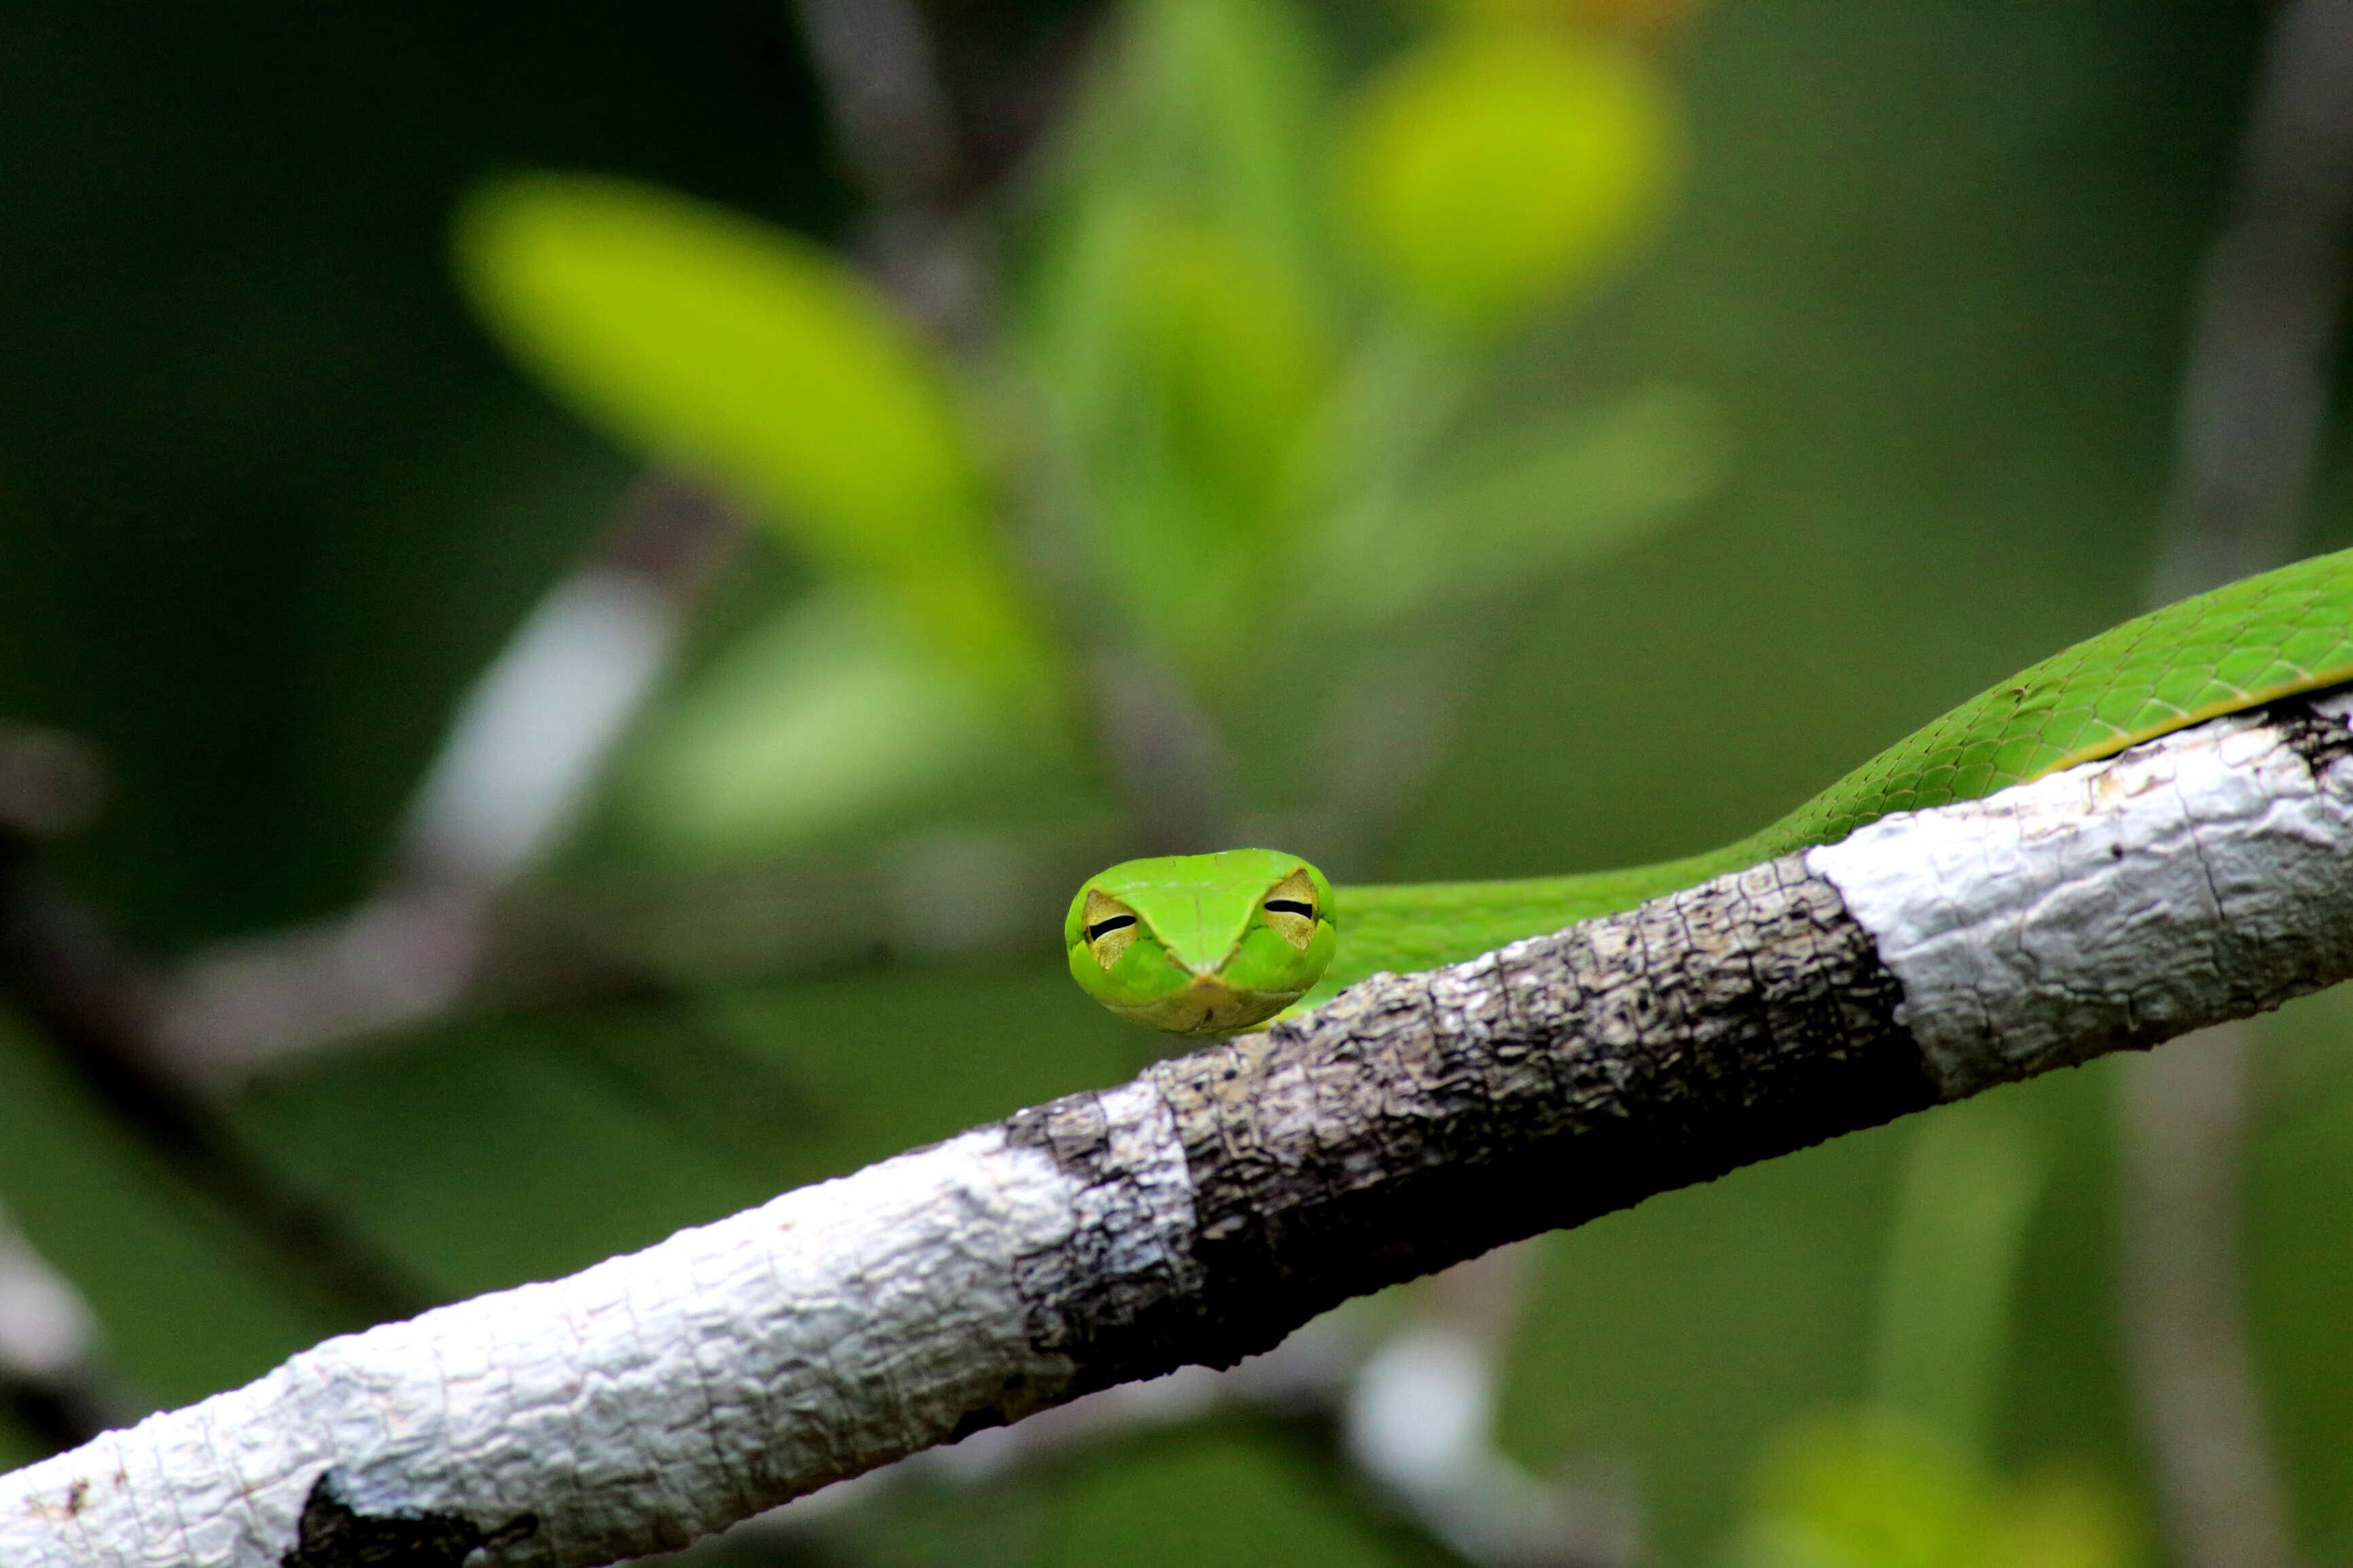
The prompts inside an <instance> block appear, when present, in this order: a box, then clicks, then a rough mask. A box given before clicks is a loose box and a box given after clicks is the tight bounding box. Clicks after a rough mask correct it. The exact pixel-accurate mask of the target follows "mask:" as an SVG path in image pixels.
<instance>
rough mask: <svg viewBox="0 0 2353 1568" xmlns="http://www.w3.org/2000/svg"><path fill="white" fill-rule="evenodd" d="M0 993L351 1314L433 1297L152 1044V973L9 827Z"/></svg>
mask: <svg viewBox="0 0 2353 1568" xmlns="http://www.w3.org/2000/svg"><path fill="white" fill-rule="evenodd" d="M0 993H5V995H6V996H7V997H8V998H9V999H10V1000H12V1001H13V1002H14V1004H15V1005H16V1009H17V1011H18V1013H19V1014H20V1016H22V1017H23V1018H24V1019H25V1021H26V1023H27V1024H29V1025H30V1026H32V1029H33V1031H34V1033H35V1034H36V1035H37V1036H38V1037H40V1038H41V1039H42V1040H43V1041H45V1042H46V1043H47V1045H49V1046H50V1047H51V1048H52V1049H53V1050H54V1051H55V1052H56V1054H57V1057H58V1060H59V1061H60V1062H61V1063H63V1064H64V1065H65V1066H66V1067H67V1068H69V1070H70V1071H71V1072H72V1073H73V1074H74V1076H75V1077H76V1078H77V1079H79V1080H80V1082H81V1084H82V1085H83V1087H84V1088H85V1089H88V1090H89V1091H90V1094H91V1095H92V1096H93V1097H94V1098H95V1099H96V1100H98V1101H99V1102H100V1104H102V1105H103V1106H105V1107H106V1109H107V1110H108V1111H109V1112H110V1113H111V1115H112V1116H113V1117H114V1119H115V1120H116V1121H118V1122H120V1123H121V1125H122V1126H123V1127H125V1128H126V1129H128V1130H130V1131H132V1132H133V1133H135V1134H136V1135H137V1136H138V1138H139V1140H140V1142H142V1144H143V1145H144V1146H145V1147H146V1148H147V1149H148V1150H149V1151H150V1152H153V1154H154V1155H156V1156H157V1157H158V1158H159V1159H161V1160H163V1161H164V1163H166V1164H168V1165H169V1166H171V1168H172V1170H173V1171H174V1173H175V1174H176V1175H177V1176H179V1178H180V1179H181V1180H182V1181H184V1182H185V1183H186V1184H188V1185H189V1186H190V1187H192V1188H194V1189H195V1190H196V1191H198V1192H200V1193H202V1194H205V1195H206V1197H208V1198H209V1199H211V1200H212V1202H213V1203H214V1204H215V1205H216V1206H217V1208H218V1209H219V1211H220V1213H221V1214H222V1215H224V1216H225V1217H226V1218H227V1219H228V1220H230V1221H231V1222H233V1223H234V1224H236V1225H237V1226H240V1227H241V1228H243V1229H244V1230H245V1231H246V1232H247V1233H248V1234H249V1235H250V1236H252V1237H254V1238H256V1239H257V1240H258V1241H259V1242H260V1243H261V1244H262V1245H263V1247H265V1248H266V1249H267V1251H268V1253H269V1257H270V1258H271V1260H272V1261H273V1262H274V1263H275V1264H276V1265H277V1266H278V1268H280V1270H281V1271H283V1272H285V1273H287V1274H289V1275H290V1276H292V1277H293V1278H295V1279H300V1280H301V1281H303V1282H304V1283H305V1284H306V1285H307V1286H308V1287H310V1289H311V1290H312V1291H314V1292H315V1293H316V1294H317V1295H318V1296H319V1297H320V1298H321V1305H322V1307H323V1308H324V1309H325V1310H328V1311H330V1312H332V1314H333V1315H334V1316H335V1317H336V1318H337V1319H339V1320H340V1321H343V1322H344V1323H346V1324H350V1325H353V1326H357V1325H360V1324H364V1323H372V1322H377V1321H383V1320H385V1319H387V1318H398V1317H405V1316H406V1315H408V1314H409V1313H412V1312H416V1311H418V1310H422V1309H423V1308H424V1307H426V1306H427V1305H429V1304H430V1303H431V1302H432V1300H434V1292H433V1291H432V1290H431V1289H430V1288H429V1287H427V1286H426V1285H425V1284H424V1283H422V1282H421V1281H420V1280H418V1279H416V1278H415V1277H414V1276H412V1275H411V1274H410V1273H409V1272H408V1270H407V1269H406V1268H404V1267H403V1266H401V1265H400V1264H398V1263H396V1262H395V1261H393V1260H392V1259H391V1258H389V1257H387V1256H385V1254H384V1253H383V1252H381V1251H380V1250H379V1249H378V1248H377V1247H375V1244H374V1243H373V1242H371V1241H369V1240H368V1239H367V1238H366V1237H364V1236H363V1235H361V1234H360V1233H359V1232H358V1231H356V1230H354V1229H353V1228H352V1227H351V1226H349V1225H348V1224H347V1223H346V1222H345V1221H344V1220H343V1216H342V1215H339V1214H337V1213H336V1212H335V1211H334V1210H333V1209H332V1208H330V1207H328V1206H326V1205H323V1204H322V1203H320V1202H319V1201H318V1200H317V1199H315V1198H314V1197H312V1196H311V1194H307V1193H305V1192H303V1191H302V1190H301V1188H300V1187H299V1186H298V1185H296V1184H294V1183H293V1182H291V1181H290V1180H289V1179H288V1178H287V1177H285V1176H284V1175H282V1174H281V1173H279V1172H278V1171H276V1170H275V1169H273V1168H272V1167H271V1166H270V1165H269V1163H268V1162H267V1161H266V1160H265V1159H263V1158H262V1156H261V1155H260V1154H259V1152H257V1151H255V1150H254V1149H253V1148H252V1147H251V1145H249V1144H248V1142H246V1140H245V1139H244V1137H243V1136H242V1135H241V1134H239V1133H238V1132H237V1130H236V1129H235V1128H233V1127H232V1126H231V1125H230V1124H229V1123H228V1121H227V1119H226V1118H224V1117H223V1116H222V1115H221V1114H220V1112H219V1110H217V1109H216V1107H215V1106H214V1105H212V1104H211V1103H210V1102H209V1101H208V1100H206V1099H204V1098H203V1097H202V1096H200V1095H198V1094H197V1093H195V1091H194V1090H192V1089H190V1088H189V1087H188V1086H187V1084H186V1082H185V1080H184V1079H181V1078H180V1077H179V1076H178V1075H177V1074H176V1073H175V1072H174V1071H173V1070H172V1069H171V1068H170V1067H169V1066H168V1065H167V1059H166V1058H165V1057H164V1053H163V1052H161V1051H160V1050H159V1049H158V1047H157V1045H156V1041H155V1036H154V1031H153V1009H152V1007H151V1005H150V1002H149V999H150V998H151V997H152V996H153V994H154V983H153V977H152V976H150V975H149V974H148V973H145V972H144V970H143V969H142V967H141V966H140V965H139V964H138V963H135V962H134V961H133V960H132V958H131V957H130V956H129V955H128V954H127V953H125V952H123V951H122V950H121V948H120V947H118V946H117V945H116V944H115V943H114V942H112V941H111V939H110V938H109V937H108V936H107V935H106V934H105V932H104V931H103V929H102V928H101V926H100V923H99V922H98V921H97V920H96V919H95V918H94V917H92V916H91V915H90V912H89V911H88V910H84V909H83V908H82V907H81V906H80V905H79V904H77V903H75V902H74V901H72V900H70V899H69V898H67V897H66V896H65V895H63V894H62V893H60V892H58V891H57V890H55V889H52V888H50V887H49V886H47V884H46V883H45V882H44V881H43V879H41V878H40V877H39V876H38V874H37V871H36V869H35V867H34V864H33V849H32V846H31V845H30V844H29V843H28V842H27V841H26V839H25V837H23V836H22V835H21V834H17V833H15V832H13V831H9V830H6V829H5V828H0Z"/></svg>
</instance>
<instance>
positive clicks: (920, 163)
mask: <svg viewBox="0 0 2353 1568" xmlns="http://www.w3.org/2000/svg"><path fill="white" fill-rule="evenodd" d="M794 10H795V11H796V13H797V15H798V16H799V17H800V23H801V32H802V35H803V36H804V37H807V40H808V46H809V60H810V63H811V64H812V65H813V66H815V67H816V68H817V74H818V80H819V82H821V83H822V84H823V87H824V91H825V104H826V110H827V114H828V118H829V119H830V120H831V121H832V129H833V142H834V146H835V149H836V150H837V153H838V155H839V157H840V158H841V160H842V162H843V163H845V164H846V165H847V166H848V168H849V172H850V174H852V176H853V177H855V179H856V180H857V182H858V184H859V185H860V188H861V190H862V191H863V192H864V194H865V196H866V209H865V212H864V213H863V215H862V216H861V219H860V230H861V235H860V249H862V250H863V251H864V252H865V253H866V258H867V263H868V265H869V266H870V267H871V268H873V270H874V272H875V274H876V276H877V277H878V279H880V280H881V284H882V286H883V287H884V288H885V289H888V290H890V292H891V294H892V297H893V298H894V299H896V300H898V301H899V303H900V305H901V306H902V307H903V308H904V309H905V310H908V311H909V312H910V313H911V314H913V316H914V318H915V319H916V320H917V321H922V322H923V324H924V325H926V326H927V327H929V328H930V329H931V330H932V331H934V333H936V334H937V335H938V336H939V337H940V338H942V339H943V340H944V341H945V342H950V343H954V344H958V345H961V346H963V347H965V348H967V349H969V348H972V347H975V346H976V345H977V344H978V343H979V342H981V340H982V339H984V338H985V337H986V335H987V315H988V300H989V294H990V290H991V286H990V279H989V272H990V268H989V267H988V265H987V261H986V259H985V255H984V252H983V248H982V245H981V241H980V236H979V232H978V230H977V229H976V227H975V226H974V225H973V224H972V223H970V222H969V221H967V218H966V216H965V215H964V214H962V213H960V212H959V211H958V205H959V202H958V198H959V196H960V195H961V194H962V193H961V189H960V187H961V186H962V184H963V183H964V178H965V169H966V162H965V155H964V148H963V139H962V137H961V136H960V135H959V133H958V131H957V127H956V117H955V104H954V103H953V102H951V101H950V100H949V97H948V93H947V91H946V89H945V88H944V85H943V84H942V81H941V79H940V73H939V62H938V58H937V57H936V55H935V53H934V48H933V44H932V37H931V30H930V28H929V27H928V26H926V25H925V23H924V20H923V11H922V10H921V8H920V7H918V6H917V5H915V4H914V3H913V0H796V4H795V6H794Z"/></svg>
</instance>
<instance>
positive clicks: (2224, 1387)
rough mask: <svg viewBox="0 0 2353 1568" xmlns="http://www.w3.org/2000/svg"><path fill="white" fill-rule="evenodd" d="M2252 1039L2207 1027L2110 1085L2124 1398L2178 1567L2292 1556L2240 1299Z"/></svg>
mask: <svg viewBox="0 0 2353 1568" xmlns="http://www.w3.org/2000/svg"><path fill="white" fill-rule="evenodd" d="M2251 1032H2252V1031H2250V1030H2249V1028H2248V1027H2247V1026H2245V1025H2244V1024H2225V1025H2223V1026H2221V1027H2220V1028H2215V1029H2209V1030H2207V1031H2206V1032H2204V1033H2203V1034H2200V1035H2197V1036H2193V1037H2190V1038H2189V1039H2186V1040H2182V1041H2179V1043H2177V1044H2175V1045H2173V1046H2170V1047H2167V1048H2166V1049H2165V1050H2163V1051H2159V1052H2157V1053H2156V1054H2154V1055H2152V1056H2150V1057H2149V1058H2147V1059H2146V1060H2144V1061H2137V1062H2133V1063H2131V1064H2129V1069H2128V1070H2127V1071H2126V1073H2125V1074H2124V1075H2123V1078H2122V1079H2121V1081H2120V1085H2119V1092H2120V1099H2119V1102H2118V1106H2117V1110H2118V1115H2119V1117H2120V1120H2121V1121H2122V1123H2123V1127H2124V1131H2125V1137H2124V1138H2123V1140H2122V1143H2123V1151H2122V1153H2123V1163H2124V1189H2123V1194H2122V1204H2121V1208H2122V1212H2123V1215H2124V1224H2123V1226H2122V1227H2121V1228H2122V1235H2121V1237H2120V1238H2119V1239H2120V1248H2119V1250H2120V1253H2121V1257H2120V1259H2119V1261H2120V1262H2121V1264H2122V1267H2123V1281H2122V1283H2123V1287H2124V1295H2125V1297H2126V1300H2127V1303H2128V1304H2127V1305H2126V1309H2125V1313H2124V1317H2125V1328H2126V1335H2127V1351H2128V1353H2129V1355H2130V1357H2131V1370H2132V1374H2133V1392H2134V1395H2135V1398H2136V1401H2137V1405H2138V1410H2139V1418H2140V1425H2141V1436H2142V1439H2143V1441H2144V1442H2146V1443H2147V1445H2148V1447H2149V1457H2150V1458H2151V1460H2152V1461H2153V1463H2154V1467H2155V1469H2156V1471H2157V1477H2158V1484H2159V1486H2160V1488H2161V1489H2162V1490H2161V1494H2160V1497H2159V1502H2160V1505H2161V1512H2162V1515H2163V1518H2164V1522H2165V1527H2166V1532H2167V1534H2168V1537H2169V1538H2170V1539H2171V1542H2172V1544H2173V1550H2174V1552H2175V1554H2176V1556H2177V1557H2178V1558H2179V1561H2180V1562H2181V1563H2183V1564H2185V1565H2186V1568H2284V1565H2285V1564H2287V1563H2291V1562H2293V1561H2294V1560H2295V1552H2294V1551H2293V1549H2292V1547H2291V1544H2290V1540H2289V1533H2288V1513H2287V1500H2286V1497H2285V1496H2284V1488H2283V1487H2282V1485H2281V1483H2280V1478H2279V1472H2278V1469H2277V1467H2276V1465H2275V1463H2274V1459H2273V1457H2272V1451H2271V1443H2270V1439H2269V1436H2268V1434H2267V1430H2266V1426H2265V1423H2264V1419H2263V1394H2262V1386H2261V1381H2260V1379H2259V1377H2258V1376H2257V1373H2256V1368H2255V1364H2254V1354H2253V1346H2252V1344H2251V1343H2250V1342H2249V1338H2248V1334H2247V1324H2246V1317H2245V1312H2244V1310H2243V1308H2242V1301H2241V1297H2242V1287H2241V1279H2242V1262H2241V1246H2240V1241H2241V1233H2242V1228H2243V1227H2242V1221H2241V1214H2242V1190H2241V1188H2242V1183H2241V1180H2240V1173H2241V1172H2242V1169H2243V1168H2244V1165H2245V1146H2246V1137H2247V1112H2248V1099H2249V1096H2248V1092H2247V1077H2248V1074H2247V1063H2248V1057H2249V1054H2250V1052H2249V1047H2250V1046H2251V1045H2252V1043H2253V1042H2252V1040H2251V1039H2250V1038H2249V1036H2250V1034H2251Z"/></svg>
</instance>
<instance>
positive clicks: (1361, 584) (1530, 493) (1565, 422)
mask: <svg viewBox="0 0 2353 1568" xmlns="http://www.w3.org/2000/svg"><path fill="white" fill-rule="evenodd" d="M1729 446H1730V440H1729V437H1728V435H1727V434H1726V432H1725V428H1724V426H1723V422H1722V420H1721V419H1720V418H1719V417H1718V416H1717V415H1716V413H1715V406H1714V405H1712V404H1711V403H1710V402H1709V401H1708V400H1707V398H1706V397H1705V396H1704V395H1702V394H1700V393H1698V392H1695V391H1694V390H1692V389H1690V388H1687V387H1677V386H1653V387H1647V388H1644V389H1642V390H1641V391H1639V392H1634V393H1630V394H1628V395H1624V396H1622V397H1620V398H1618V399H1616V400H1614V401H1612V402H1610V403H1609V404H1606V405H1602V406H1600V407H1599V408H1591V407H1588V408H1580V409H1574V410H1569V411H1566V412H1555V413H1547V414H1546V415H1544V416H1539V417H1536V418H1534V419H1531V420H1528V421H1526V422H1525V423H1523V424H1521V425H1520V426H1517V427H1515V428H1512V429H1507V430H1505V431H1504V432H1503V433H1502V434H1500V435H1498V436H1494V437H1489V438H1487V439H1485V440H1482V441H1475V442H1472V443H1471V444H1469V445H1467V446H1464V447H1461V448H1459V449H1458V450H1457V451H1456V452H1455V453H1453V454H1452V455H1451V456H1450V457H1449V458H1447V459H1446V460H1445V461H1444V463H1443V464H1442V465H1441V466H1440V467H1439V468H1438V469H1437V470H1436V471H1435V472H1433V473H1431V474H1430V475H1429V476H1428V477H1427V478H1425V479H1423V480H1422V481H1421V482H1420V483H1419V485H1417V486H1415V487H1414V488H1413V489H1410V490H1409V491H1408V492H1407V493H1406V494H1404V495H1403V496H1402V497H1399V498H1397V499H1395V500H1386V499H1385V498H1378V497H1377V498H1374V499H1373V500H1371V502H1370V503H1369V504H1367V505H1366V506H1365V507H1363V508H1361V509H1358V510H1355V511H1353V512H1349V513H1344V514H1343V515H1342V516H1341V517H1340V518H1339V519H1338V520H1337V521H1336V522H1335V526H1334V529H1333V531H1332V532H1331V534H1330V535H1329V537H1328V538H1327V540H1326V542H1324V545H1323V546H1322V548H1321V550H1320V551H1319V552H1318V555H1317V558H1316V561H1315V563H1314V568H1313V574H1314V577H1315V579H1316V581H1317V583H1318V584H1319V587H1318V594H1319V597H1320V599H1321V600H1322V602H1323V603H1324V605H1325V606H1326V608H1327V610H1328V613H1330V614H1332V615H1334V616H1340V617H1343V618H1345V619H1350V620H1355V621H1357V622H1359V623H1361V624H1365V625H1378V624H1380V623H1381V622H1383V621H1388V620H1393V619H1396V618H1398V617H1399V616H1406V615H1409V614H1411V613H1414V612H1416V611H1418V610H1421V609H1423V608H1426V607H1428V606H1430V605H1435V604H1442V603H1461V602H1463V601H1466V600H1471V599H1475V598H1478V597H1480V596H1482V595H1493V594H1498V593H1504V592H1509V591H1511V590H1513V589H1516V588H1521V587H1525V586H1527V585H1529V584H1535V583H1538V582H1541V581H1543V580H1545V579H1546V578H1547V577H1550V576H1553V575H1556V574H1558V573H1560V572H1561V571H1563V570H1566V569H1567V568H1568V567H1570V566H1573V565H1575V564H1577V563H1581V562H1585V561H1589V560H1592V559H1594V558H1595V557H1597V556H1599V555H1600V554H1602V553H1603V552H1607V551H1609V550H1613V549H1616V548H1618V547H1620V546H1621V545H1624V544H1626V543H1628V542H1631V541H1633V540H1635V539H1637V538H1640V537H1641V536H1642V535H1643V534H1645V533H1648V532H1651V531H1654V530H1656V529H1659V528H1662V527H1665V526H1667V525H1668V524H1670V523H1672V521H1675V520H1676V519H1677V518H1678V517H1679V516H1681V515H1683V512H1684V511H1685V510H1687V509H1688V508H1689V507H1691V506H1692V505H1693V504H1694V503H1695V502H1696V501H1698V500H1701V499H1703V498H1704V497H1705V496H1706V495H1707V494H1709V493H1710V492H1711V491H1712V490H1714V489H1715V487H1716V485H1717V483H1718V482H1719V480H1720V478H1721V475H1722V473H1723V470H1724V465H1725V455H1726V453H1727V451H1728V448H1729Z"/></svg>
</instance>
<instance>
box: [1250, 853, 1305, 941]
mask: <svg viewBox="0 0 2353 1568" xmlns="http://www.w3.org/2000/svg"><path fill="white" fill-rule="evenodd" d="M1259 907H1260V908H1261V910H1265V911H1266V923H1267V926H1268V928H1269V929H1270V930H1271V931H1273V932H1274V934H1275V935H1277V936H1279V937H1281V938H1282V940H1283V941H1285V942H1289V943H1290V944H1291V945H1292V946H1293V947H1295V948H1297V949H1298V950H1299V951H1300V952H1306V951H1307V946H1308V943H1310V942H1314V940H1315V884H1314V883H1313V882H1311V881H1309V880H1308V879H1307V873H1306V872H1305V871H1293V873H1292V874H1291V875H1290V876H1288V877H1285V878H1284V879H1282V881H1280V882H1277V883H1276V884H1275V885H1274V886H1273V887H1272V888H1271V889H1268V891H1267V895H1266V901H1265V902H1264V903H1262V904H1261V905H1260V906H1259Z"/></svg>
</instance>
